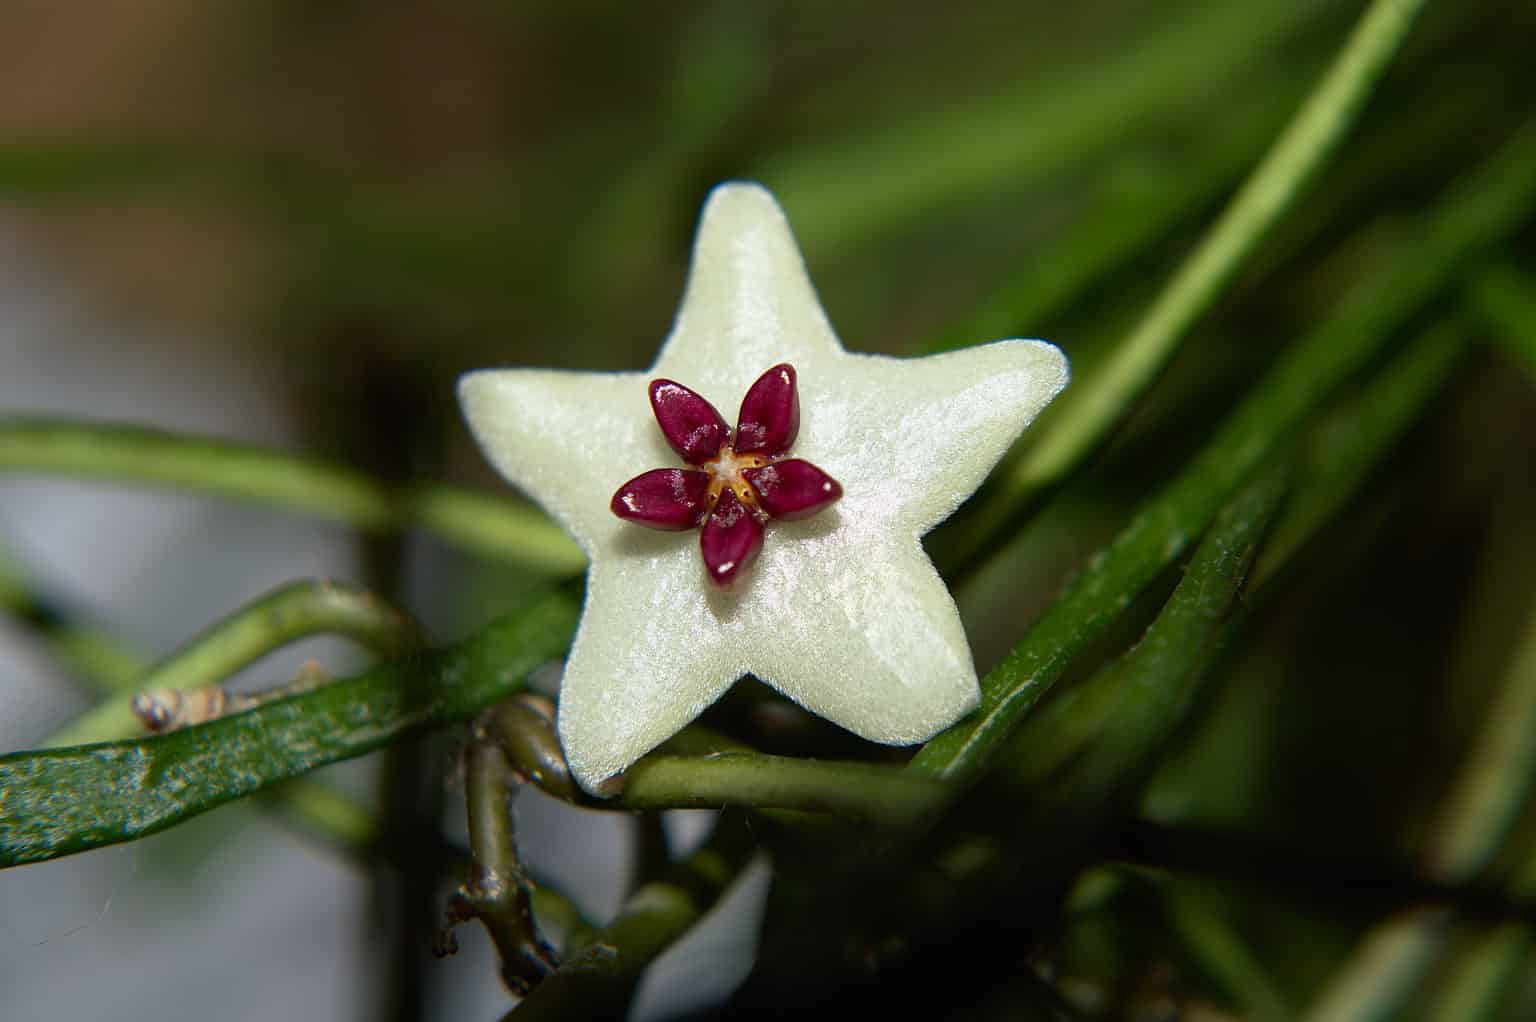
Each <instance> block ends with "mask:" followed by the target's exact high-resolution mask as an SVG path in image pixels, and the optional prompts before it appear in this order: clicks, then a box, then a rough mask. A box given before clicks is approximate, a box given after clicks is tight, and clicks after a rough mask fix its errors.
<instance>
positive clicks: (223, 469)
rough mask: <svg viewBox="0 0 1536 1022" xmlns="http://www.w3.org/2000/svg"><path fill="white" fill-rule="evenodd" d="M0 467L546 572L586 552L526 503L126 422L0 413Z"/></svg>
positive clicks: (567, 566) (574, 567) (566, 569)
mask: <svg viewBox="0 0 1536 1022" xmlns="http://www.w3.org/2000/svg"><path fill="white" fill-rule="evenodd" d="M0 470H10V471H25V472H38V473H48V474H63V475H77V476H89V477H96V478H105V479H115V480H121V481H124V482H129V483H135V484H139V485H146V484H148V485H157V486H171V487H176V488H180V489H188V490H196V491H199V492H203V493H211V494H215V495H218V496H221V497H229V498H233V499H237V500H248V501H254V502H256V503H261V504H268V505H272V506H276V507H281V508H284V509H286V510H290V511H299V512H304V513H306V514H313V515H318V516H319V517H322V518H328V519H331V520H333V521H340V522H345V523H347V524H349V525H353V526H356V527H358V528H361V529H374V530H379V529H401V528H406V527H411V526H416V527H420V528H423V529H427V530H428V531H431V532H434V533H437V534H438V535H440V536H441V537H442V538H443V539H445V540H448V541H449V542H451V543H454V544H457V545H458V546H461V547H463V548H464V549H466V550H469V551H472V552H474V553H477V554H482V555H485V556H488V557H496V558H501V559H505V560H510V561H513V562H515V563H517V564H520V565H523V566H525V567H528V568H531V569H536V570H539V571H544V572H549V573H552V574H573V573H575V572H578V571H580V570H581V568H582V566H583V565H584V564H585V563H586V562H585V558H584V557H583V555H582V554H581V552H580V550H578V549H577V548H576V545H575V544H574V543H573V542H571V540H570V539H569V537H567V536H566V535H565V534H564V533H563V532H561V531H560V529H559V528H558V527H556V526H555V525H554V524H553V523H552V522H550V521H549V520H548V519H547V518H545V517H544V516H543V515H541V514H539V513H538V512H537V511H535V510H533V509H532V508H530V507H528V506H527V505H524V504H519V503H516V502H514V501H510V500H503V499H500V498H497V497H491V496H488V495H484V494H479V493H475V492H473V491H470V490H461V489H456V488H453V487H448V486H431V485H427V486H412V487H407V488H404V489H399V488H395V487H391V486H390V485H388V484H386V483H384V482H381V481H379V480H377V479H374V478H372V477H370V476H367V475H364V474H363V473H361V472H358V471H356V470H354V469H352V468H349V467H347V466H344V465H338V464H335V463H332V462H327V461H322V460H320V459H317V458H307V457H302V456H299V455H295V454H288V453H285V452H282V451H274V450H268V449H265V448H260V447H251V446H247V445H244V444H235V443H226V442H222V441H216V440H206V439H198V438H191V437H181V436H174V435H171V434H167V433H161V432H156V431H153V430H146V429H137V428H130V427H125V426H98V425H89V424H84V423H71V422H55V421H48V420H28V419H20V420H18V419H11V420H0Z"/></svg>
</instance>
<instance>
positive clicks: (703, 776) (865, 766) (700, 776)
mask: <svg viewBox="0 0 1536 1022" xmlns="http://www.w3.org/2000/svg"><path fill="white" fill-rule="evenodd" d="M947 796H948V790H947V786H945V785H944V784H941V783H938V782H935V781H931V780H928V779H927V778H920V777H913V776H911V775H908V774H905V773H903V772H901V771H899V770H893V769H891V768H889V767H882V766H875V765H873V764H869V763H829V762H823V761H815V760H805V759H796V758H794V757H789V756H769V755H765V754H763V753H757V752H724V753H716V754H714V755H711V756H706V757H697V756H648V757H646V758H645V759H642V760H640V762H638V763H636V764H635V765H634V766H633V767H631V768H630V769H629V770H628V771H627V772H626V773H625V775H624V791H623V794H622V795H621V796H620V798H619V801H620V803H621V804H622V805H623V806H624V807H625V808H628V809H637V810H649V809H710V808H719V807H720V806H725V805H730V806H748V807H752V808H756V809H795V810H800V811H803V812H815V813H829V814H831V815H833V816H835V817H838V818H839V819H842V820H846V821H850V822H853V823H865V824H871V825H877V826H883V827H900V826H903V825H910V824H912V823H913V822H915V821H917V820H919V819H922V818H923V817H924V816H925V815H927V814H931V813H933V812H935V811H937V810H938V809H939V808H940V807H941V806H942V805H943V804H944V802H945V800H946V798H947Z"/></svg>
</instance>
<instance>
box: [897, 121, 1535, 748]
mask: <svg viewBox="0 0 1536 1022" xmlns="http://www.w3.org/2000/svg"><path fill="white" fill-rule="evenodd" d="M1533 204H1536V123H1530V124H1526V125H1523V126H1522V127H1521V128H1520V129H1519V130H1518V131H1517V132H1516V133H1515V135H1514V136H1513V138H1512V139H1511V141H1509V142H1508V143H1506V145H1505V146H1504V148H1503V149H1501V150H1500V151H1498V152H1497V153H1496V154H1495V155H1494V156H1493V157H1492V158H1491V159H1490V160H1488V161H1487V162H1486V163H1484V165H1483V166H1482V167H1481V168H1479V170H1478V171H1477V172H1475V173H1473V174H1471V175H1469V176H1468V177H1467V178H1465V179H1464V180H1463V182H1462V185H1461V187H1460V188H1458V189H1457V190H1456V191H1455V192H1454V193H1453V194H1452V195H1451V196H1450V197H1449V198H1447V199H1446V200H1445V202H1444V203H1443V204H1442V205H1441V206H1440V207H1438V208H1437V209H1436V210H1435V211H1434V212H1433V213H1431V214H1430V215H1429V216H1428V217H1426V220H1425V222H1424V224H1423V225H1422V230H1421V232H1420V235H1421V238H1422V240H1421V241H1420V242H1419V243H1417V244H1415V245H1413V246H1412V249H1411V251H1405V252H1403V253H1402V254H1401V256H1400V257H1399V259H1398V260H1397V262H1395V263H1394V264H1393V266H1392V267H1391V269H1390V271H1389V272H1387V273H1384V274H1382V275H1381V276H1380V277H1378V278H1376V279H1374V280H1373V281H1372V282H1371V283H1370V285H1369V286H1366V287H1363V288H1362V289H1361V290H1360V291H1359V292H1358V293H1357V294H1356V295H1355V296H1354V298H1353V300H1352V301H1350V302H1349V303H1348V304H1346V305H1344V306H1343V307H1342V308H1340V309H1339V311H1338V312H1337V313H1336V314H1335V315H1334V316H1332V317H1331V318H1329V319H1328V320H1326V321H1324V323H1323V324H1322V325H1320V326H1319V327H1318V328H1317V329H1316V330H1314V331H1313V332H1312V333H1311V334H1309V335H1308V336H1307V337H1306V338H1304V339H1303V341H1302V342H1301V343H1300V344H1298V345H1297V346H1296V347H1295V348H1293V349H1292V350H1291V351H1290V352H1289V353H1288V354H1287V355H1286V356H1285V357H1284V358H1283V359H1282V360H1281V361H1280V362H1279V363H1278V364H1277V365H1276V366H1275V367H1274V368H1273V369H1271V370H1270V372H1269V373H1268V375H1267V376H1266V377H1265V379H1264V380H1263V381H1262V382H1261V384H1260V386H1259V387H1258V389H1257V390H1256V391H1255V392H1254V393H1253V394H1252V395H1251V396H1250V397H1249V398H1248V399H1247V400H1246V401H1245V402H1244V403H1243V404H1242V405H1240V406H1239V407H1238V409H1237V411H1236V412H1234V413H1233V414H1232V415H1231V416H1230V417H1229V418H1228V419H1227V420H1226V422H1224V423H1223V424H1222V426H1221V427H1220V428H1219V429H1218V430H1217V432H1216V435H1215V436H1214V438H1213V439H1212V440H1211V442H1210V443H1209V444H1208V445H1207V446H1206V447H1205V449H1204V450H1202V451H1201V452H1200V454H1199V455H1197V456H1196V458H1195V459H1194V460H1193V461H1192V462H1191V464H1190V465H1189V467H1188V468H1187V469H1186V470H1185V471H1184V473H1183V474H1182V475H1181V476H1179V478H1178V479H1177V480H1175V481H1174V482H1173V483H1172V484H1171V485H1170V486H1168V487H1167V488H1165V489H1164V490H1163V491H1162V492H1161V493H1160V494H1158V495H1157V496H1156V497H1154V498H1152V499H1151V500H1150V501H1148V502H1147V503H1146V504H1145V505H1143V507H1142V510H1141V512H1140V513H1139V514H1138V515H1137V516H1136V518H1135V519H1134V520H1133V521H1132V522H1131V523H1130V525H1128V526H1127V527H1126V529H1125V531H1123V532H1122V533H1121V534H1120V535H1119V536H1118V537H1117V538H1116V539H1115V540H1114V541H1113V542H1112V543H1111V544H1110V545H1109V547H1108V548H1107V549H1106V550H1105V551H1104V552H1103V553H1102V554H1101V555H1099V556H1098V557H1096V558H1095V559H1094V560H1093V561H1091V562H1090V563H1089V565H1088V566H1087V568H1085V569H1084V571H1083V572H1082V574H1080V575H1079V576H1078V577H1077V578H1076V579H1075V580H1074V581H1073V582H1072V583H1071V584H1070V585H1069V586H1068V587H1067V589H1066V590H1065V591H1064V592H1063V593H1062V595H1061V596H1060V597H1059V598H1058V599H1057V600H1056V602H1054V603H1053V604H1052V605H1051V606H1050V607H1049V608H1048V609H1047V610H1046V611H1045V613H1044V614H1043V615H1041V617H1040V618H1039V620H1037V621H1036V622H1035V624H1034V626H1033V627H1032V628H1031V629H1030V631H1029V632H1028V634H1026V635H1025V637H1024V639H1023V640H1022V641H1021V642H1020V643H1019V644H1018V645H1017V646H1015V647H1014V649H1013V651H1012V652H1011V653H1010V654H1009V655H1008V656H1007V657H1006V658H1005V659H1004V660H1003V662H1002V663H1001V664H999V665H998V666H997V668H996V669H994V670H993V671H992V672H991V673H990V674H989V675H988V676H987V677H986V678H985V679H984V680H983V682H982V705H981V709H980V710H979V711H977V712H976V713H975V714H972V715H971V716H970V717H968V718H967V719H966V720H964V721H962V722H961V723H960V724H958V725H956V726H955V727H953V728H951V729H949V730H948V731H946V732H944V733H943V734H941V735H939V736H938V737H937V738H935V739H934V740H933V741H931V742H929V743H928V745H927V746H926V747H924V749H923V750H922V751H921V752H920V753H919V754H918V755H917V757H916V758H915V759H914V760H913V763H912V766H913V769H915V770H917V771H919V772H921V773H926V774H931V775H936V776H941V777H947V778H955V779H964V778H974V777H975V776H977V775H978V774H979V773H980V772H981V771H982V770H983V769H984V768H985V766H986V765H987V763H988V762H990V760H991V758H992V756H993V755H994V754H995V752H996V750H997V749H998V748H999V747H1000V745H1001V744H1002V743H1003V742H1004V741H1005V740H1006V739H1007V737H1008V735H1009V733H1010V732H1011V730H1012V729H1013V727H1014V726H1015V725H1016V724H1017V722H1018V721H1019V720H1021V719H1022V718H1023V716H1024V714H1025V713H1027V712H1028V710H1029V709H1030V707H1032V706H1033V705H1034V704H1035V702H1036V701H1037V700H1038V699H1039V698H1040V696H1041V695H1043V694H1044V693H1045V692H1046V691H1047V690H1048V689H1049V688H1050V686H1051V685H1052V684H1054V683H1055V681H1056V679H1057V678H1058V677H1060V676H1061V673H1062V671H1063V670H1065V669H1066V666H1067V664H1068V663H1069V662H1070V661H1071V659H1072V658H1073V657H1074V656H1076V655H1077V653H1078V652H1080V651H1081V650H1082V649H1083V648H1085V647H1086V646H1087V645H1088V643H1089V642H1091V641H1092V640H1093V639H1094V638H1095V637H1096V636H1098V635H1099V634H1100V633H1102V632H1103V630H1104V629H1105V628H1106V627H1107V626H1108V625H1109V624H1110V622H1112V621H1113V620H1114V619H1115V618H1116V617H1117V616H1118V615H1119V613H1120V612H1121V611H1122V610H1123V609H1124V608H1125V607H1127V606H1128V605H1129V604H1130V602H1131V600H1132V599H1134V598H1135V596H1136V594H1137V593H1139V592H1140V591H1141V590H1142V588H1143V587H1144V586H1146V585H1147V584H1148V583H1149V582H1150V581H1151V580H1152V579H1153V578H1154V577H1155V576H1156V575H1157V573H1158V572H1160V571H1161V570H1162V569H1163V568H1165V567H1166V566H1167V565H1168V564H1170V563H1171V562H1172V561H1173V560H1174V559H1176V558H1177V557H1179V556H1180V554H1182V553H1183V551H1184V550H1186V549H1187V548H1188V546H1189V544H1190V543H1191V542H1192V541H1193V539H1194V537H1196V536H1198V535H1199V534H1200V533H1201V532H1202V531H1203V530H1204V529H1205V527H1206V526H1207V525H1208V524H1209V523H1210V521H1211V520H1212V518H1214V516H1215V514H1216V512H1217V510H1218V509H1219V508H1220V507H1221V505H1222V504H1223V503H1224V502H1225V501H1226V500H1227V499H1228V497H1229V496H1230V495H1231V494H1232V493H1234V492H1235V491H1236V490H1237V488H1238V487H1239V486H1241V485H1242V484H1243V482H1244V481H1245V480H1246V479H1247V478H1248V477H1249V476H1250V475H1251V474H1252V473H1253V472H1254V471H1255V470H1256V469H1257V468H1258V466H1259V465H1260V464H1262V463H1263V462H1264V460H1265V459H1266V458H1267V457H1269V456H1270V454H1271V453H1272V452H1273V451H1274V450H1276V449H1277V448H1278V447H1279V446H1280V445H1281V444H1283V443H1285V442H1287V441H1288V439H1289V438H1290V437H1291V436H1293V435H1294V434H1295V433H1296V431H1297V430H1299V429H1300V428H1302V426H1303V425H1304V424H1305V423H1306V421H1307V419H1308V417H1309V416H1310V415H1311V414H1312V413H1313V412H1314V411H1315V410H1316V409H1317V408H1318V407H1320V406H1321V405H1322V403H1323V402H1324V401H1325V400H1326V399H1327V398H1328V397H1329V396H1330V395H1331V394H1332V393H1333V392H1334V390H1336V389H1337V388H1338V387H1339V386H1340V385H1341V384H1342V383H1343V382H1344V381H1346V380H1348V379H1349V378H1350V377H1351V376H1353V375H1354V374H1355V373H1357V372H1359V371H1360V370H1361V369H1363V368H1364V367H1365V366H1366V365H1367V364H1368V363H1369V362H1370V361H1371V359H1372V358H1374V357H1376V356H1377V355H1378V354H1379V352H1380V351H1381V350H1382V348H1383V347H1384V346H1385V345H1386V343H1387V341H1388V340H1389V339H1390V338H1391V337H1392V336H1393V334H1394V333H1395V332H1396V331H1398V330H1400V329H1401V328H1402V327H1404V326H1405V325H1407V324H1408V322H1409V321H1410V320H1411V319H1412V317H1413V316H1414V315H1415V314H1416V313H1417V312H1419V310H1421V309H1422V308H1423V307H1424V305H1425V304H1426V303H1428V302H1429V301H1430V300H1431V299H1432V298H1433V297H1434V295H1435V294H1436V293H1438V292H1439V291H1441V290H1443V289H1444V288H1445V287H1446V286H1448V285H1449V284H1451V283H1452V282H1453V281H1454V280H1455V279H1456V276H1457V274H1458V273H1459V272H1460V271H1461V270H1462V269H1463V268H1464V266H1465V265H1466V263H1467V261H1468V260H1469V259H1471V258H1473V257H1474V256H1476V255H1478V254H1479V253H1481V252H1482V251H1483V250H1485V249H1487V248H1489V247H1491V246H1494V245H1497V244H1499V243H1500V242H1502V241H1503V240H1504V239H1506V238H1508V237H1510V236H1511V235H1513V234H1514V233H1515V232H1516V231H1517V230H1518V229H1519V228H1520V226H1521V224H1522V223H1523V222H1524V221H1525V220H1526V218H1527V217H1528V216H1529V215H1530V212H1531V208H1532V206H1533Z"/></svg>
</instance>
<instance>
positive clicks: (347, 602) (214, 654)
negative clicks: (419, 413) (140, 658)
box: [39, 581, 421, 749]
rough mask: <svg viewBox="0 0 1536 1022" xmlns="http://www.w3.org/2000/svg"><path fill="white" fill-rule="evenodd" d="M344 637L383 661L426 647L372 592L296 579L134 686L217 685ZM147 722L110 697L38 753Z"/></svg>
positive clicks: (125, 734) (128, 731) (123, 734)
mask: <svg viewBox="0 0 1536 1022" xmlns="http://www.w3.org/2000/svg"><path fill="white" fill-rule="evenodd" d="M321 634H333V635H342V636H345V637H347V638H349V639H352V640H353V641H355V642H357V643H358V644H359V645H361V646H363V647H364V648H366V649H368V650H370V651H372V652H373V653H376V654H377V655H378V656H379V657H381V658H383V659H393V658H395V657H399V656H404V655H405V654H406V653H409V652H411V651H413V650H415V649H417V648H419V647H420V645H421V633H420V632H419V631H418V630H417V628H416V625H415V624H414V623H413V622H412V621H411V620H410V619H409V618H407V617H405V616H404V615H402V614H401V613H400V612H399V611H397V610H395V609H394V608H393V607H391V606H389V605H388V604H386V603H384V602H383V601H381V600H379V599H378V598H377V597H375V596H374V595H373V594H372V593H370V592H368V591H367V590H364V589H358V588H356V587H354V586H348V585H343V584H341V583H337V582H329V581H305V582H293V583H290V584H289V585H285V586H283V587H281V588H279V589H277V590H275V591H273V592H271V593H268V594H267V595H266V596H263V597H261V598H260V599H257V600H255V601H253V602H251V603H248V604H246V605H245V606H244V607H242V608H240V609H239V610H237V611H235V612H234V613H233V614H231V615H230V616H229V617H226V618H224V619H223V620H222V621H220V622H218V623H217V624H215V625H213V626H212V627H211V628H209V629H208V630H207V631H205V632H203V633H202V634H201V635H199V636H197V637H196V638H194V639H192V640H191V641H190V642H188V643H187V644H186V645H185V646H183V647H181V648H180V649H178V650H177V651H176V652H174V653H172V654H171V655H170V656H169V657H167V658H166V659H165V660H163V661H161V662H160V663H159V664H157V665H156V666H155V667H153V668H151V669H150V671H149V672H148V673H147V674H145V675H144V676H142V677H141V678H139V679H138V680H137V681H136V682H135V683H134V686H133V687H134V689H135V691H140V692H146V691H152V690H155V689H176V690H181V691H185V690H189V689H198V688H203V687H205V686H208V685H217V684H218V683H219V682H221V681H223V680H224V679H225V678H227V677H229V676H230V675H232V674H234V673H235V672H236V671H239V670H240V669H241V668H244V667H246V666H247V665H249V664H251V663H254V662H255V661H256V660H258V659H260V658H261V657H263V656H266V655H267V654H268V653H271V652H272V651H273V650H276V649H279V648H281V647H283V646H286V645H288V644H289V643H290V642H294V641H297V640H298V639H302V638H306V637H308V636H311V635H321ZM143 730H144V729H143V725H141V724H140V723H139V721H138V718H137V717H135V716H134V713H133V710H132V708H131V707H130V703H129V700H128V699H127V698H126V697H125V696H117V697H114V698H109V699H107V700H106V701H104V702H102V703H100V704H99V705H97V706H96V707H95V708H93V709H91V710H88V711H86V712H85V713H84V714H82V715H81V716H79V717H77V718H75V719H74V720H73V721H71V722H69V723H68V724H66V725H64V726H63V727H62V728H60V729H59V730H57V731H55V732H54V733H53V734H52V735H50V736H48V738H47V739H45V740H44V741H43V744H42V745H40V746H39V748H44V749H53V748H60V747H62V746H66V745H83V744H85V743H86V742H103V741H111V740H113V739H118V738H132V737H134V736H135V735H138V734H140V733H142V731H143Z"/></svg>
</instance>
